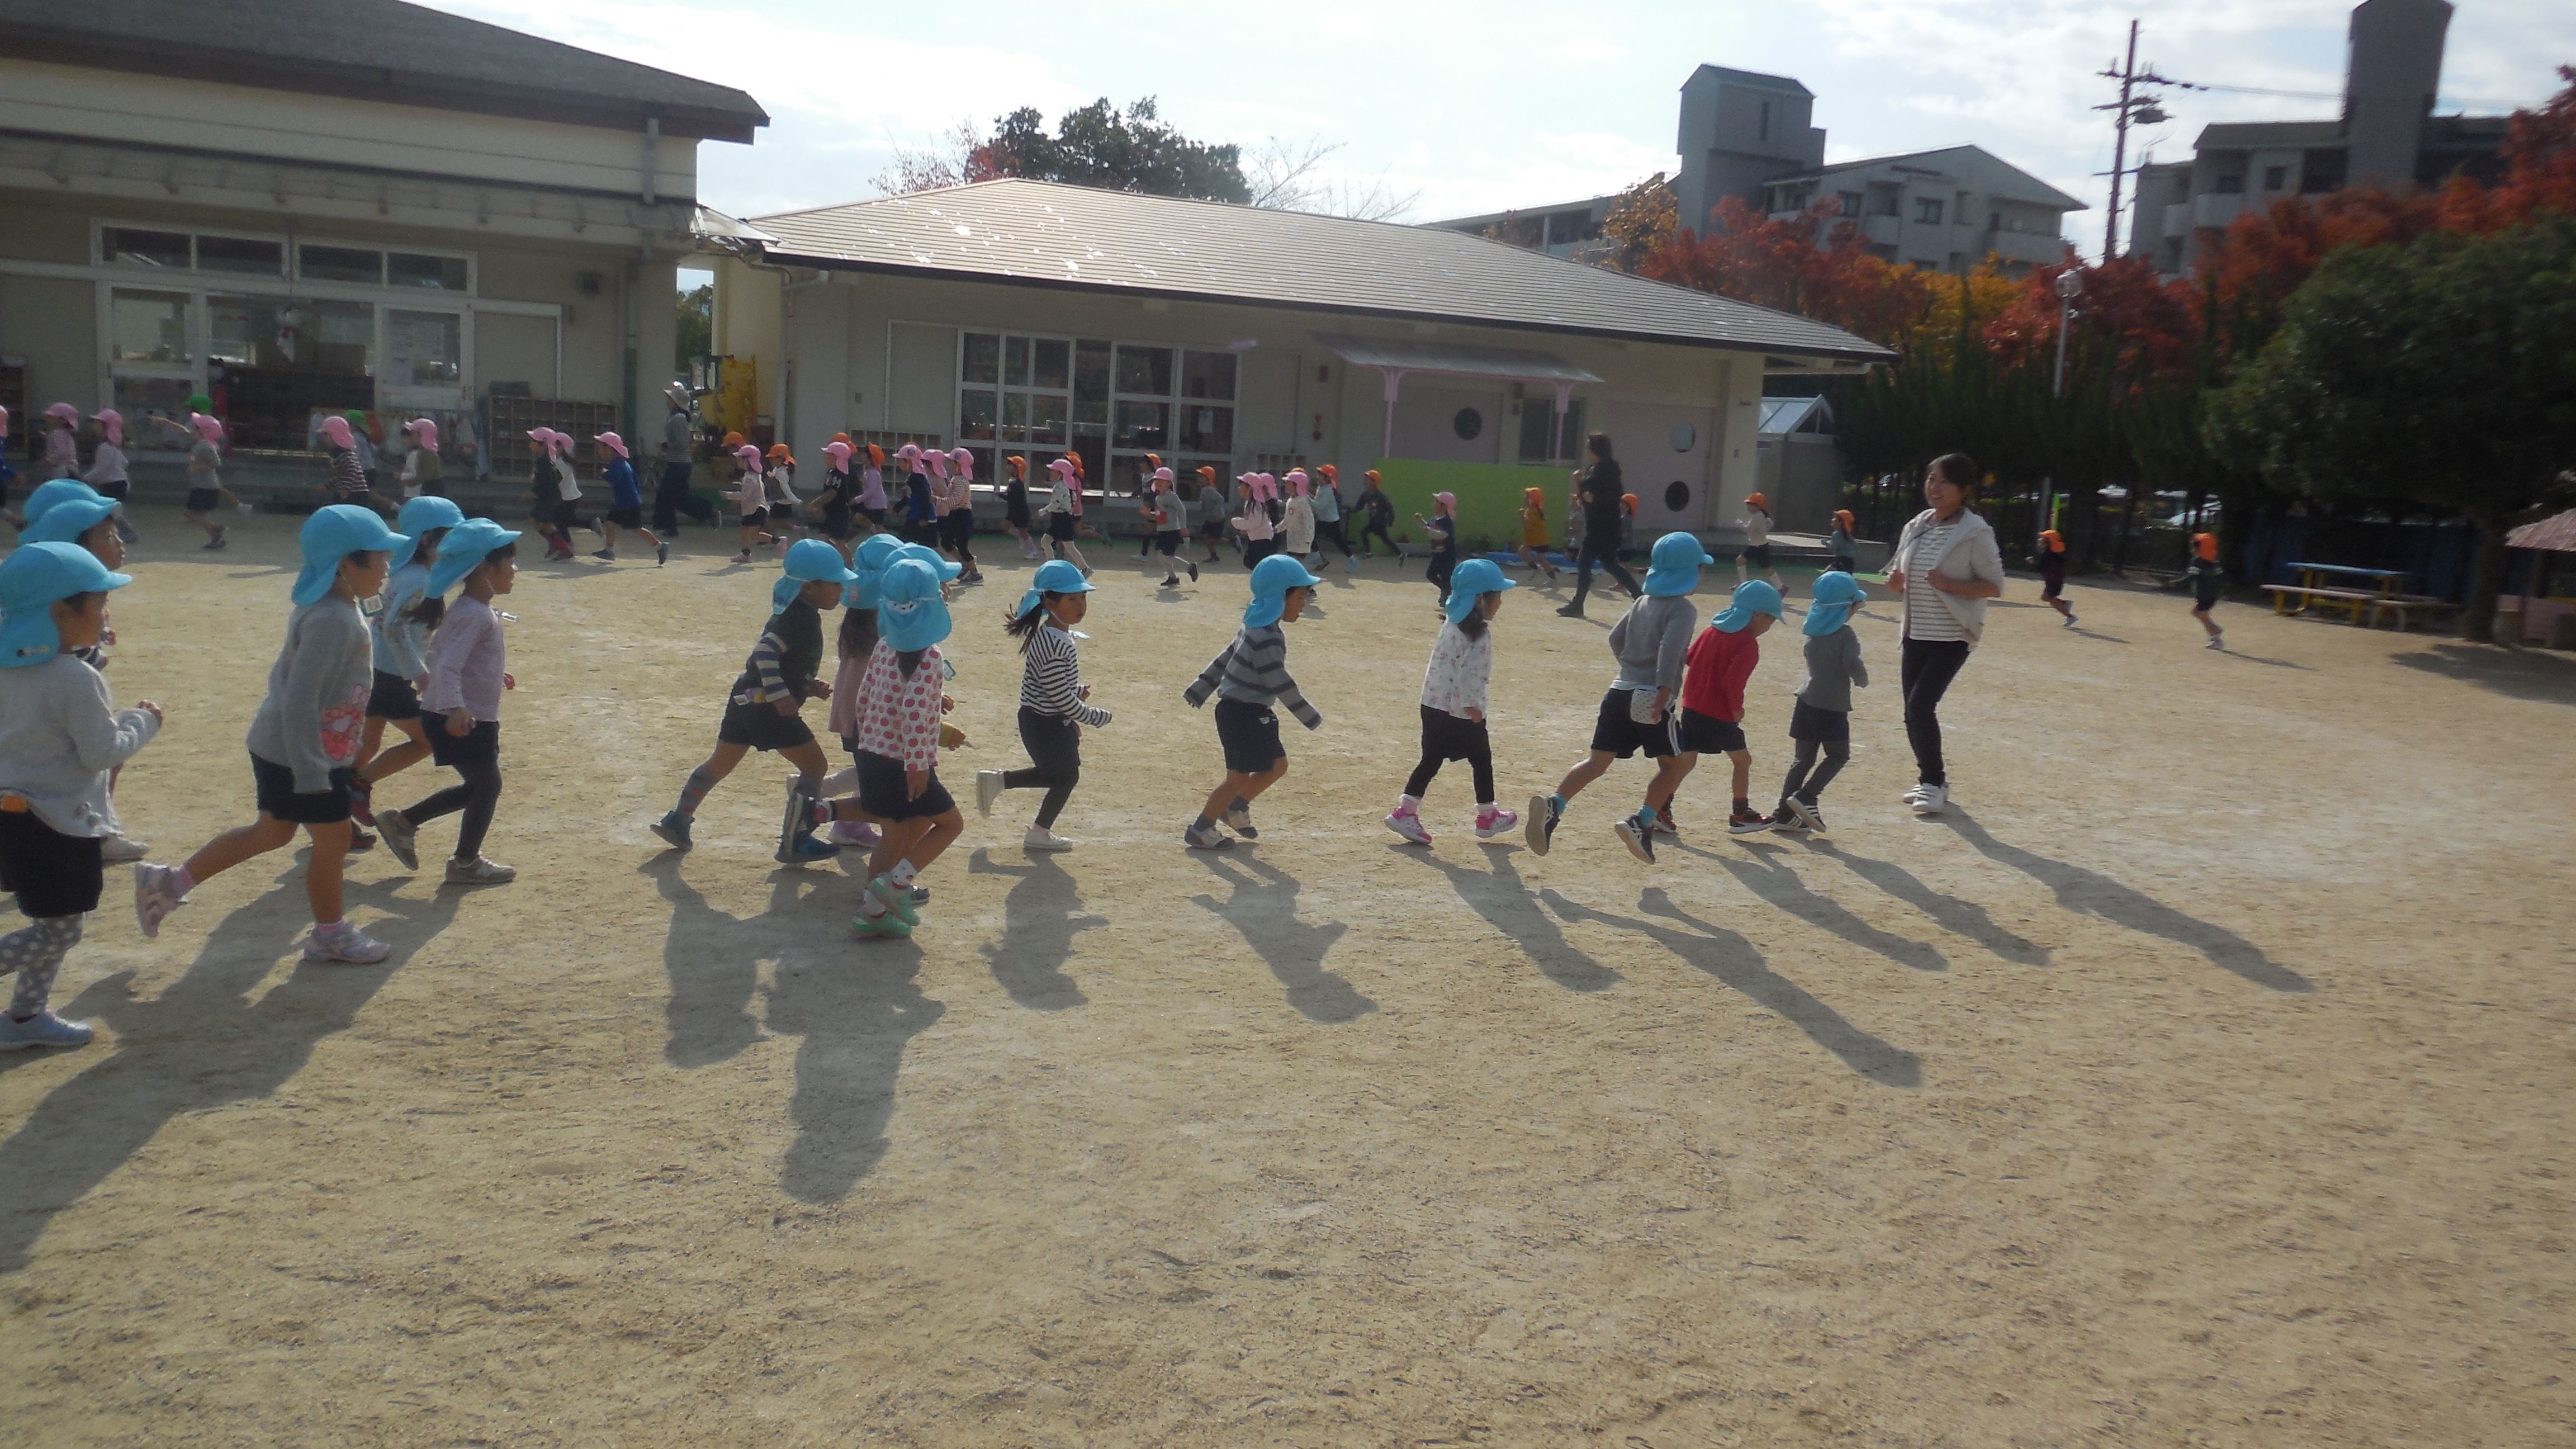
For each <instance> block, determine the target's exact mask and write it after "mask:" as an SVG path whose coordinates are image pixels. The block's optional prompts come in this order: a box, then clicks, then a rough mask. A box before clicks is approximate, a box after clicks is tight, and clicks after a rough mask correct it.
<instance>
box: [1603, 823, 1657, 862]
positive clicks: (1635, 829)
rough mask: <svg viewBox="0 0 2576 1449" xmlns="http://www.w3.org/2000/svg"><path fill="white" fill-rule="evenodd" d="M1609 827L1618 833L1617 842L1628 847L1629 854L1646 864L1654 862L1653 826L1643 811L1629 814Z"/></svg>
mask: <svg viewBox="0 0 2576 1449" xmlns="http://www.w3.org/2000/svg"><path fill="white" fill-rule="evenodd" d="M1610 828H1611V829H1613V830H1615V831H1617V832H1618V833H1619V843H1620V844H1621V845H1624V846H1626V847H1628V853H1629V854H1630V855H1633V856H1635V857H1637V858H1638V859H1639V860H1642V861H1644V862H1645V863H1646V864H1648V865H1653V864H1654V863H1655V827H1654V824H1653V822H1651V821H1649V820H1647V819H1646V818H1645V814H1644V812H1642V811H1640V812H1639V813H1637V814H1635V815H1631V816H1629V817H1627V818H1626V819H1624V820H1622V821H1620V822H1619V823H1618V824H1616V825H1614V826H1611V827H1610Z"/></svg>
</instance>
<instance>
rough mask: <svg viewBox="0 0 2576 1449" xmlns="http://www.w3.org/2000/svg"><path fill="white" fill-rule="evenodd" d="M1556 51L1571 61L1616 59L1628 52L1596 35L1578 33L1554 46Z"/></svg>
mask: <svg viewBox="0 0 2576 1449" xmlns="http://www.w3.org/2000/svg"><path fill="white" fill-rule="evenodd" d="M1556 53H1557V55H1558V56H1560V57H1561V58H1563V59H1566V60H1571V61H1595V60H1617V59H1618V58H1619V57H1621V56H1623V55H1626V54H1627V53H1628V52H1627V51H1625V50H1623V49H1621V48H1620V47H1618V46H1615V45H1612V44H1611V43H1610V42H1609V41H1606V40H1603V39H1602V38H1601V37H1600V36H1597V35H1578V36H1576V37H1574V38H1573V39H1572V40H1569V41H1567V42H1565V43H1564V44H1563V45H1560V46H1558V47H1557V48H1556Z"/></svg>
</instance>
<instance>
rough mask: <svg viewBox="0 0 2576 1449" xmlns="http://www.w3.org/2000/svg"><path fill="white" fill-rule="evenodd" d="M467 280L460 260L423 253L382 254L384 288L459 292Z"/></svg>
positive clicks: (462, 261) (466, 274)
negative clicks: (418, 288) (386, 286)
mask: <svg viewBox="0 0 2576 1449" xmlns="http://www.w3.org/2000/svg"><path fill="white" fill-rule="evenodd" d="M468 276H469V273H468V269H467V267H466V265H465V259H464V258H463V257H441V256H432V255H430V254H428V253H426V252H387V253H385V283H386V285H388V286H394V287H421V288H426V289H428V290H430V291H435V292H462V291H464V290H465V289H466V286H467V280H468Z"/></svg>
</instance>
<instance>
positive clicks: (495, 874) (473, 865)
mask: <svg viewBox="0 0 2576 1449" xmlns="http://www.w3.org/2000/svg"><path fill="white" fill-rule="evenodd" d="M518 878H519V868H518V867H517V866H512V865H502V864H500V863H499V862H497V861H490V860H485V859H484V858H483V857H481V856H479V855H478V856H476V857H474V858H473V859H472V860H450V861H448V862H447V883H448V884H449V885H452V886H487V885H508V884H509V883H510V882H512V881H514V880H517V879H518Z"/></svg>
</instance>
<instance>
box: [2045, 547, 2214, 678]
mask: <svg viewBox="0 0 2576 1449" xmlns="http://www.w3.org/2000/svg"><path fill="white" fill-rule="evenodd" d="M2185 577H2187V578H2189V579H2190V580H2191V616H2192V617H2193V618H2195V619H2198V620H2199V621H2200V627H2201V628H2203V629H2205V630H2207V631H2209V644H2208V647H2209V648H2212V649H2216V650H2219V651H2221V652H2224V651H2225V650H2226V648H2227V631H2226V630H2224V629H2221V628H2219V627H2218V621H2217V620H2216V619H2213V618H2211V617H2210V611H2211V610H2212V609H2215V608H2217V607H2218V600H2219V598H2220V597H2221V596H2222V595H2224V594H2225V593H2226V592H2227V575H2226V573H2225V572H2224V571H2223V570H2221V569H2220V568H2219V567H2218V535H2217V534H2214V533H2195V534H2193V535H2192V536H2191V567H2190V569H2189V570H2187V571H2186V573H2185ZM2067 622H2068V623H2070V624H2071V623H2074V622H2075V619H2074V616H2073V615H2071V614H2070V615H2068V616H2067Z"/></svg>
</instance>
